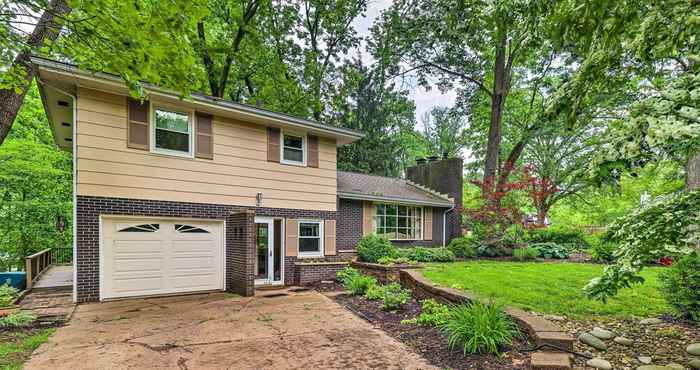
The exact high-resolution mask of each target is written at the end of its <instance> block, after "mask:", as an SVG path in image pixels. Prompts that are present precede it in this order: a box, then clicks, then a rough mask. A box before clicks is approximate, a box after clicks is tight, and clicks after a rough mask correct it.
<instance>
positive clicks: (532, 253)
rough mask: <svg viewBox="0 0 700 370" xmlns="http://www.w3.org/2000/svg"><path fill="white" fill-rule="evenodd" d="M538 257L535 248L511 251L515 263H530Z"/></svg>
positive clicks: (538, 253)
mask: <svg viewBox="0 0 700 370" xmlns="http://www.w3.org/2000/svg"><path fill="white" fill-rule="evenodd" d="M539 255H540V252H539V251H538V250H537V249H535V248H530V247H528V248H518V249H514V250H513V258H514V259H515V260H516V261H520V262H524V261H532V260H534V259H536V258H537V257H538V256H539Z"/></svg>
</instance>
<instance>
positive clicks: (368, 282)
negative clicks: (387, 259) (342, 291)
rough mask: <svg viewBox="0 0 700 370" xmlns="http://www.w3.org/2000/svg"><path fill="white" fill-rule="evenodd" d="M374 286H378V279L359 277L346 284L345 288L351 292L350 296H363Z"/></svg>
mask: <svg viewBox="0 0 700 370" xmlns="http://www.w3.org/2000/svg"><path fill="white" fill-rule="evenodd" d="M374 285H377V279H375V278H373V277H371V276H366V275H358V276H355V277H353V278H352V279H350V281H348V283H347V284H345V288H346V289H347V290H349V291H350V295H363V294H365V292H367V290H368V289H369V288H371V287H372V286H374Z"/></svg>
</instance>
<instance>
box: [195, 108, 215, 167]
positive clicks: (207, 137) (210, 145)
mask: <svg viewBox="0 0 700 370" xmlns="http://www.w3.org/2000/svg"><path fill="white" fill-rule="evenodd" d="M195 117H196V118H195V120H196V125H197V127H196V128H195V130H194V131H195V135H196V137H195V145H194V148H195V152H194V153H195V157H197V158H205V159H214V132H213V129H212V118H213V116H212V115H211V114H208V113H202V112H196V113H195Z"/></svg>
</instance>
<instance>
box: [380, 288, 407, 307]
mask: <svg viewBox="0 0 700 370" xmlns="http://www.w3.org/2000/svg"><path fill="white" fill-rule="evenodd" d="M409 299H411V291H410V290H408V289H402V288H401V285H400V284H399V283H391V284H389V285H385V286H383V287H382V309H384V310H387V311H393V310H398V309H399V308H401V307H402V306H403V305H405V304H406V303H407V302H408V300H409Z"/></svg>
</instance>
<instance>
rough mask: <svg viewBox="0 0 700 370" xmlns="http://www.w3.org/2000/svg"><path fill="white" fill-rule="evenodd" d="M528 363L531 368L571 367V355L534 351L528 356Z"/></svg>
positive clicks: (545, 369)
mask: <svg viewBox="0 0 700 370" xmlns="http://www.w3.org/2000/svg"><path fill="white" fill-rule="evenodd" d="M530 364H531V368H532V370H569V369H572V361H571V355H570V354H568V353H561V352H545V351H538V352H535V353H533V354H532V356H531V357H530Z"/></svg>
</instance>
